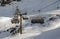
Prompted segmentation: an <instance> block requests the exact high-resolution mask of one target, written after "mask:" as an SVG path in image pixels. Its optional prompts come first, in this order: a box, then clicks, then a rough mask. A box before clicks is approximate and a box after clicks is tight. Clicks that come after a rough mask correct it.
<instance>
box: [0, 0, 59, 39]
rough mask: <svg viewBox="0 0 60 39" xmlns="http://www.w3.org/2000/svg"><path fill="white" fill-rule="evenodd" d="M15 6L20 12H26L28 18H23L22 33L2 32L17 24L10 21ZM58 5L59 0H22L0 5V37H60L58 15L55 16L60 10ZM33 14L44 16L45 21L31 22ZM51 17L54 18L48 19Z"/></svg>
mask: <svg viewBox="0 0 60 39" xmlns="http://www.w3.org/2000/svg"><path fill="white" fill-rule="evenodd" d="M56 1H57V2H56ZM51 4H52V5H51ZM16 6H18V8H19V9H20V10H21V11H22V12H27V13H28V15H27V16H28V17H29V20H23V34H20V33H18V34H16V35H11V34H10V33H9V32H2V31H5V30H7V29H9V28H11V27H15V26H16V25H19V24H12V23H11V19H12V15H13V13H14V12H15V9H16ZM59 6H60V1H59V0H22V1H21V2H12V3H11V5H6V6H5V7H0V16H1V17H0V32H2V33H0V39H60V16H56V14H58V15H60V10H59V9H57V7H59ZM38 10H41V11H40V12H38ZM8 16H9V17H8ZM35 16H41V17H45V18H44V20H45V23H44V24H31V23H30V21H31V18H33V17H35ZM51 17H55V18H56V20H54V21H48V20H49V18H51Z"/></svg>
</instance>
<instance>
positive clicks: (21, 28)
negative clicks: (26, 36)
mask: <svg viewBox="0 0 60 39" xmlns="http://www.w3.org/2000/svg"><path fill="white" fill-rule="evenodd" d="M20 34H22V14H20Z"/></svg>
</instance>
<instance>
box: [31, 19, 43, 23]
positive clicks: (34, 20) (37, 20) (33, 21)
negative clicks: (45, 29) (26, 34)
mask: <svg viewBox="0 0 60 39" xmlns="http://www.w3.org/2000/svg"><path fill="white" fill-rule="evenodd" d="M31 23H40V24H43V23H44V19H43V18H41V19H32V20H31Z"/></svg>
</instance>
